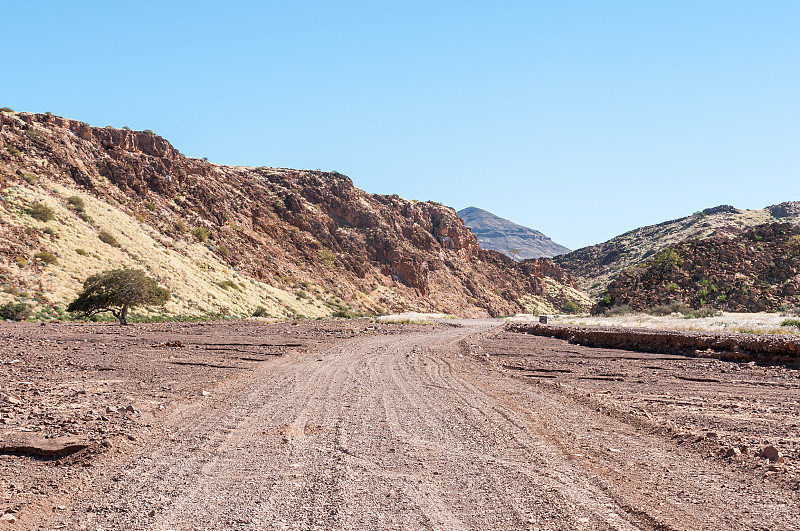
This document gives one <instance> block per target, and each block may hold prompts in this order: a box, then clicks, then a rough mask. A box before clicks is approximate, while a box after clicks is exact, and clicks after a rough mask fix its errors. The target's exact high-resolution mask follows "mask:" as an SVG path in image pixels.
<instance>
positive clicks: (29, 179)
mask: <svg viewBox="0 0 800 531" xmlns="http://www.w3.org/2000/svg"><path fill="white" fill-rule="evenodd" d="M21 177H22V180H24V181H25V182H26V183H28V184H36V181H38V180H39V178H38V177H37V176H36V174H35V173H31V172H29V171H24V172H22V175H21Z"/></svg>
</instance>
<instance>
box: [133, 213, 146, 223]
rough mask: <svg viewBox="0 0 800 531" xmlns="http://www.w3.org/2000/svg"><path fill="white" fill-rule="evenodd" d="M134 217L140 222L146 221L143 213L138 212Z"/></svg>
mask: <svg viewBox="0 0 800 531" xmlns="http://www.w3.org/2000/svg"><path fill="white" fill-rule="evenodd" d="M134 218H135V219H136V221H138V222H139V223H144V222H145V219H144V216H142V215H141V214H136V215H135V216H134Z"/></svg>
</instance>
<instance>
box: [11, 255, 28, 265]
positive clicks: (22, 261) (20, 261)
mask: <svg viewBox="0 0 800 531" xmlns="http://www.w3.org/2000/svg"><path fill="white" fill-rule="evenodd" d="M14 261H15V262H16V263H17V267H28V261H27V260H26V259H25V258H23V257H21V256H18V257H16V258H15V259H14Z"/></svg>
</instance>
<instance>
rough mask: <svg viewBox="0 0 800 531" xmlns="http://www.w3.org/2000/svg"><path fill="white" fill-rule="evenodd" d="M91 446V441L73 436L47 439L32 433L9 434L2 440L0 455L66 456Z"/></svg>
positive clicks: (0, 442)
mask: <svg viewBox="0 0 800 531" xmlns="http://www.w3.org/2000/svg"><path fill="white" fill-rule="evenodd" d="M88 447H89V443H88V442H86V441H82V440H79V439H75V438H72V437H54V438H52V439H45V438H44V437H40V436H38V435H34V434H31V433H17V434H13V435H7V436H5V437H4V439H3V440H2V441H0V455H3V454H5V455H8V454H11V455H15V454H22V455H33V456H37V457H64V456H67V455H71V454H74V453H76V452H80V451H81V450H85V449H86V448H88Z"/></svg>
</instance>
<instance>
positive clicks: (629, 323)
mask: <svg viewBox="0 0 800 531" xmlns="http://www.w3.org/2000/svg"><path fill="white" fill-rule="evenodd" d="M534 319H538V318H535V317H533V316H522V315H521V316H515V317H513V318H510V320H514V321H525V320H534ZM785 319H786V316H785V315H781V314H778V313H723V314H722V315H718V316H715V317H704V318H701V319H686V318H684V317H679V316H669V315H667V316H664V317H656V316H653V315H646V314H640V313H636V314H630V315H621V316H614V317H592V316H588V315H556V316H552V317H550V318H549V320H548V322H549V323H552V324H569V325H589V326H615V327H624V328H652V329H660V330H692V331H698V332H721V333H744V334H780V335H783V334H786V335H795V334H798V329H797V327H795V326H782V324H781V323H782V322H783V321H784V320H785Z"/></svg>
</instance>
